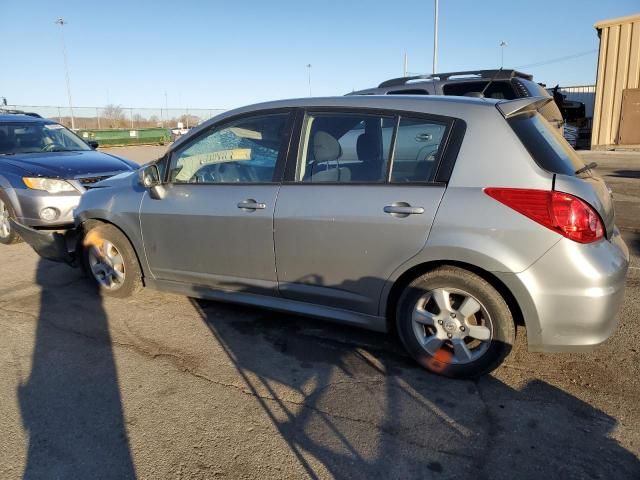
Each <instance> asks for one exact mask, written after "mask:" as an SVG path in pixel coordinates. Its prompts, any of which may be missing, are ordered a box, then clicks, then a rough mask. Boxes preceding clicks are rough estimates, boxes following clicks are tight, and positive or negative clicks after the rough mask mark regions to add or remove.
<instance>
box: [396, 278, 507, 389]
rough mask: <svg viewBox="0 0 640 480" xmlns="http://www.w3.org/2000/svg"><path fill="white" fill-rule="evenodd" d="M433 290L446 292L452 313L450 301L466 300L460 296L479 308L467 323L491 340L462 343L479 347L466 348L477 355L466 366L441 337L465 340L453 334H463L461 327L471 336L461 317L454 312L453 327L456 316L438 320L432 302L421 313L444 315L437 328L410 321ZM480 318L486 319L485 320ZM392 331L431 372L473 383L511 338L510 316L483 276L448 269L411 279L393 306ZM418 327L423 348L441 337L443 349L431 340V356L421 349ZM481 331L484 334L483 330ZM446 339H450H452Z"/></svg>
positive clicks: (499, 359) (498, 361) (499, 356)
mask: <svg viewBox="0 0 640 480" xmlns="http://www.w3.org/2000/svg"><path fill="white" fill-rule="evenodd" d="M435 289H447V291H450V292H451V294H452V295H451V296H450V297H449V298H450V299H451V305H452V308H453V302H454V301H456V300H455V298H459V300H458V301H460V302H462V301H464V299H465V298H467V297H465V296H464V294H465V293H466V294H467V296H468V297H471V298H472V299H473V300H475V301H476V303H479V305H480V307H481V309H480V310H479V311H478V312H477V313H474V314H473V317H468V318H469V319H471V318H472V320H470V321H472V322H473V326H475V325H478V326H479V327H481V328H482V327H486V328H487V329H488V330H489V331H490V332H491V336H490V339H488V340H486V341H480V340H474V339H472V338H469V337H467V338H466V339H463V340H462V341H464V342H470V343H466V346H467V347H469V346H470V347H472V348H478V350H473V349H468V350H469V351H471V352H476V353H475V355H478V358H475V359H473V360H466V359H465V361H468V363H462V362H460V361H459V360H457V353H456V352H455V351H454V349H453V342H452V341H451V340H448V339H447V338H446V336H449V335H450V333H449V332H453V335H460V336H461V335H465V333H461V332H459V331H458V330H462V331H463V332H464V330H465V325H467V327H466V329H467V333H466V335H468V334H469V333H470V332H469V330H470V328H469V327H468V325H469V324H468V323H467V322H466V321H465V320H460V318H461V317H463V315H461V314H459V313H458V317H460V318H458V319H457V322H458V323H457V324H455V323H454V322H456V314H455V313H445V314H444V315H443V314H442V311H441V310H440V309H439V307H438V306H437V305H436V306H435V307H433V305H434V304H433V303H432V304H428V303H424V304H423V305H422V306H421V308H423V309H426V310H429V309H434V308H435V310H436V311H439V313H437V317H438V318H439V317H440V316H441V315H443V318H445V320H444V323H442V322H441V321H440V320H437V322H434V324H435V323H438V324H439V325H436V326H434V327H431V326H424V325H422V324H421V323H415V322H414V321H413V314H414V308H417V306H418V302H425V300H424V299H425V298H427V299H428V300H426V302H431V301H432V300H431V299H432V298H435V297H434V295H433V293H430V292H434V290H435ZM456 292H457V293H456ZM458 306H460V305H458ZM454 310H455V309H454ZM428 313H429V312H428ZM449 316H451V317H452V320H449V318H448V317H449ZM485 316H486V317H487V318H484V317H485ZM476 319H477V320H476ZM430 321H431V320H429V322H430ZM455 325H457V327H456V326H455ZM396 326H397V330H398V334H399V336H400V339H401V341H402V343H403V344H404V346H405V348H406V349H407V351H408V352H409V354H410V355H411V356H412V357H413V358H414V359H415V360H416V361H417V362H418V363H419V364H420V365H422V366H423V367H424V368H426V369H427V370H429V371H431V372H433V373H436V374H439V375H443V376H446V377H453V378H475V377H478V376H480V375H484V374H486V373H489V372H491V371H492V370H494V369H495V368H497V367H498V366H499V365H500V364H501V363H502V362H503V361H504V359H505V358H506V357H507V356H508V355H509V353H510V352H511V349H512V347H513V344H514V342H515V336H516V329H515V323H514V320H513V316H512V314H511V311H510V309H509V307H508V305H507V303H506V302H505V300H504V298H503V297H502V296H501V295H500V293H499V292H498V291H497V290H496V289H495V288H494V287H493V286H492V285H491V284H490V283H489V282H487V281H486V280H484V279H483V278H482V277H480V276H478V275H476V274H475V273H472V272H470V271H468V270H464V269H462V268H458V267H453V266H443V267H438V268H436V269H434V270H431V271H429V272H427V273H425V274H424V275H421V276H420V277H418V278H416V279H415V280H413V281H412V282H411V283H410V284H409V285H408V286H407V287H406V288H405V290H404V292H403V293H402V295H401V297H400V299H399V301H398V306H397V310H396ZM421 328H424V332H425V335H424V337H423V338H422V339H421V340H422V342H424V343H425V344H427V343H428V342H426V339H427V338H430V337H431V336H436V337H438V338H442V337H440V335H443V334H444V335H446V336H445V339H444V340H443V343H442V346H440V347H439V348H438V347H437V345H438V343H437V342H438V341H439V340H436V343H435V344H434V345H435V347H432V348H431V349H432V350H433V348H438V350H437V351H436V353H435V355H434V354H432V353H430V352H429V351H427V349H426V347H423V343H421V340H419V334H420V333H422V331H421V330H420V329H421ZM446 328H450V330H446ZM438 329H439V330H438ZM416 331H418V333H416ZM476 331H477V330H476ZM484 331H485V332H486V330H484ZM448 338H451V336H449V337H448ZM474 345H476V347H473V346H474ZM458 346H460V345H458ZM483 352H484V353H483ZM466 358H469V357H466ZM470 358H473V357H470Z"/></svg>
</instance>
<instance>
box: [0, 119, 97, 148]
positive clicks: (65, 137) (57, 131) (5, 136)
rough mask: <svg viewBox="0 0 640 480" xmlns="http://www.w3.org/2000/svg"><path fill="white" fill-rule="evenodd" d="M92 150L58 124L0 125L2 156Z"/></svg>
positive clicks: (17, 123)
mask: <svg viewBox="0 0 640 480" xmlns="http://www.w3.org/2000/svg"><path fill="white" fill-rule="evenodd" d="M77 150H91V148H89V146H88V145H87V144H86V143H84V142H83V141H82V139H80V137H78V136H77V135H76V134H75V133H73V132H71V131H70V130H67V129H66V128H65V127H63V126H62V125H58V124H57V123H36V122H34V123H19V122H16V123H0V155H11V154H15V153H39V152H73V151H77Z"/></svg>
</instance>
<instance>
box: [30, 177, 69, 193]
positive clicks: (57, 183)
mask: <svg viewBox="0 0 640 480" xmlns="http://www.w3.org/2000/svg"><path fill="white" fill-rule="evenodd" d="M22 181H23V182H24V184H25V185H26V186H27V187H29V188H31V189H33V190H45V191H47V192H49V193H60V192H77V191H78V190H76V188H75V187H74V186H73V185H71V184H70V183H69V182H67V181H66V180H59V179H57V178H42V177H22Z"/></svg>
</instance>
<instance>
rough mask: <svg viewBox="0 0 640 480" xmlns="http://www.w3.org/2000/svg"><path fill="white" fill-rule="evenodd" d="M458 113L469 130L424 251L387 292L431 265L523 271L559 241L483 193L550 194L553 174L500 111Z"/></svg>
mask: <svg viewBox="0 0 640 480" xmlns="http://www.w3.org/2000/svg"><path fill="white" fill-rule="evenodd" d="M460 115H461V116H460V117H459V118H463V119H464V120H465V122H466V123H467V130H466V133H465V137H464V140H463V142H462V145H461V147H460V152H459V154H458V157H457V160H456V164H455V167H454V169H453V173H452V175H451V178H450V181H449V184H448V186H447V189H446V191H445V193H444V196H443V198H442V201H441V203H440V207H439V208H438V211H437V213H436V218H435V220H434V223H433V226H432V228H431V232H430V234H429V238H428V240H427V243H426V245H425V248H423V249H422V250H421V251H420V252H419V253H418V254H417V255H415V256H414V257H413V258H411V259H410V260H409V261H407V262H405V263H404V264H403V265H402V266H400V267H399V268H398V269H397V270H396V271H395V272H394V273H393V275H392V276H391V278H390V279H389V280H390V281H389V282H388V286H387V290H386V292H385V293H388V292H389V291H390V288H391V285H392V284H393V282H394V281H395V280H396V279H397V278H399V277H400V275H402V273H404V272H406V271H407V270H408V269H410V268H412V267H415V266H417V265H420V264H422V263H427V262H432V261H445V262H446V261H451V262H463V263H468V264H470V265H473V266H475V267H478V268H481V269H483V270H486V271H488V272H509V273H517V272H522V271H523V270H525V269H527V268H528V267H529V266H530V265H532V264H533V263H534V262H535V261H536V260H537V259H539V258H540V257H541V256H542V255H543V254H544V253H545V252H546V251H548V250H549V249H550V248H551V247H552V246H553V245H555V244H556V243H557V242H558V241H559V240H560V239H561V237H560V235H558V234H557V233H555V232H553V231H551V230H549V229H547V228H544V227H542V226H541V225H539V224H537V223H536V222H534V221H532V220H530V219H528V218H526V217H524V216H523V215H521V214H519V213H517V212H515V211H514V210H511V209H510V208H508V207H507V206H505V205H503V204H501V203H499V202H498V201H496V200H494V199H492V198H491V197H489V196H488V195H487V194H485V193H484V188H486V187H507V188H535V189H543V190H551V188H552V180H553V175H552V174H550V173H548V172H546V171H544V170H542V169H541V168H540V167H538V166H537V165H536V164H535V162H534V161H533V159H532V158H531V156H530V155H529V153H528V152H527V150H526V149H525V148H524V146H523V145H522V144H521V143H520V141H519V140H518V138H517V137H516V135H515V133H514V132H513V131H512V130H511V128H510V127H509V126H508V124H507V123H506V121H505V120H504V118H503V117H502V115H501V114H500V112H499V111H498V110H497V109H490V108H483V109H469V111H465V112H460ZM383 298H387V297H386V296H385V297H383ZM384 308H386V305H385V304H383V305H381V311H384Z"/></svg>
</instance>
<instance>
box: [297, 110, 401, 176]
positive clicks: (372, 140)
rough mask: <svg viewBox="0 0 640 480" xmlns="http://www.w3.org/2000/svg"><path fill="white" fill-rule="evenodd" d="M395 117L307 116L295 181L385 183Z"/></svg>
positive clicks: (337, 114)
mask: <svg viewBox="0 0 640 480" xmlns="http://www.w3.org/2000/svg"><path fill="white" fill-rule="evenodd" d="M394 120H395V119H394V117H391V116H381V115H368V114H352V113H319V114H312V115H308V116H307V119H306V125H305V130H304V137H303V139H304V143H303V149H302V151H301V155H302V159H301V160H302V161H301V162H299V164H298V171H297V175H296V180H297V181H301V182H308V183H335V182H339V183H358V182H367V183H378V182H384V181H385V177H386V172H387V164H388V161H389V150H390V146H391V137H392V135H393V129H394V126H395V121H394Z"/></svg>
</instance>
